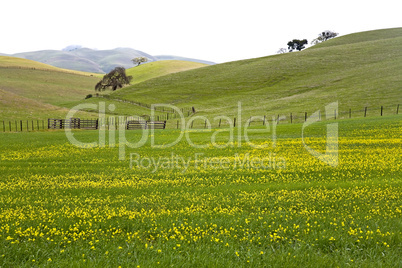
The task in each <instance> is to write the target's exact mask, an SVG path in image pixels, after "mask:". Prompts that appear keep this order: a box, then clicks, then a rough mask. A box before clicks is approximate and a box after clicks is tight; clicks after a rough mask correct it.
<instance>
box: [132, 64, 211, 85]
mask: <svg viewBox="0 0 402 268" xmlns="http://www.w3.org/2000/svg"><path fill="white" fill-rule="evenodd" d="M205 66H208V65H207V64H203V63H197V62H191V61H179V60H162V61H155V62H150V63H147V64H142V65H140V66H136V67H133V68H130V69H127V70H126V73H127V75H132V76H133V80H132V84H137V83H140V82H143V81H146V80H149V79H151V78H155V77H159V76H163V75H167V74H171V73H177V72H182V71H187V70H191V69H196V68H201V67H205Z"/></svg>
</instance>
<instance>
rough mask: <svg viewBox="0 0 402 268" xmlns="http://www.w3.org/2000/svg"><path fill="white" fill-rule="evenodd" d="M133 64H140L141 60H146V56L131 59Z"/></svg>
mask: <svg viewBox="0 0 402 268" xmlns="http://www.w3.org/2000/svg"><path fill="white" fill-rule="evenodd" d="M131 61H132V62H133V63H134V64H137V66H138V65H140V64H141V63H143V62H147V61H148V58H147V57H137V58H134V59H132V60H131Z"/></svg>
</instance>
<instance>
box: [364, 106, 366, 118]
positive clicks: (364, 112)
mask: <svg viewBox="0 0 402 268" xmlns="http://www.w3.org/2000/svg"><path fill="white" fill-rule="evenodd" d="M366 115H367V107H364V117H366Z"/></svg>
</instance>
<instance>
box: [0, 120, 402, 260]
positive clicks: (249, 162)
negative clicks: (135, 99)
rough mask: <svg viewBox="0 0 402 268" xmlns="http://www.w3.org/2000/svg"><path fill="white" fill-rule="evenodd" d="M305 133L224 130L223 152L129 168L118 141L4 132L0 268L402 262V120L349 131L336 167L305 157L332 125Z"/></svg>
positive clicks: (130, 157) (296, 128)
mask: <svg viewBox="0 0 402 268" xmlns="http://www.w3.org/2000/svg"><path fill="white" fill-rule="evenodd" d="M300 130H301V126H300V125H283V126H280V125H279V126H278V133H277V140H276V141H275V144H273V141H272V140H271V139H268V138H267V136H266V135H264V134H261V133H259V132H256V134H254V135H251V139H252V141H253V146H251V145H250V144H247V143H245V142H244V141H241V142H243V145H242V146H238V144H237V143H236V142H237V141H236V142H233V143H232V144H226V143H227V142H226V140H227V139H226V136H225V135H224V134H220V135H221V140H218V141H217V144H225V145H226V146H222V147H224V148H219V147H218V146H212V145H211V144H209V140H210V137H211V133H208V132H202V131H200V132H199V133H195V134H193V136H192V137H193V140H192V141H194V143H197V144H202V145H206V146H204V147H202V148H194V146H190V145H189V144H188V142H185V141H183V142H179V143H177V144H176V145H175V146H172V147H171V148H168V149H160V148H153V147H152V146H151V145H150V144H149V143H146V144H145V145H144V146H141V147H139V148H135V149H131V148H126V151H125V155H124V156H125V159H124V160H121V159H120V160H119V149H121V148H119V147H120V146H124V145H121V144H120V145H115V146H107V145H106V146H96V147H92V148H79V147H77V146H75V145H74V144H71V143H70V142H69V141H68V140H67V139H66V136H65V133H64V132H37V133H0V135H1V141H0V148H1V153H0V161H1V166H0V174H1V177H0V192H1V194H0V204H1V206H0V267H3V266H4V267H9V266H47V265H51V266H59V267H62V266H74V267H75V266H90V267H91V266H94V267H99V266H108V267H109V266H111V267H118V266H122V267H137V266H140V267H154V266H158V265H159V266H161V267H166V266H171V265H174V266H180V267H190V266H197V267H198V266H201V267H242V266H249V265H251V266H258V267H266V266H300V265H310V266H342V267H343V266H347V265H350V266H362V265H363V266H380V265H383V266H398V265H399V266H400V265H402V263H401V259H400V252H401V251H402V176H401V165H402V157H401V155H402V150H401V148H402V146H401V144H402V139H401V133H402V124H401V120H400V118H399V117H395V116H394V117H388V118H372V119H367V120H344V121H339V139H338V156H339V163H338V165H337V166H336V167H333V166H330V165H328V164H327V163H325V162H323V161H320V160H319V159H317V157H314V156H313V155H311V153H309V151H308V150H306V146H309V148H313V149H314V150H315V151H318V152H321V153H322V154H323V153H325V148H326V142H327V139H326V137H325V135H322V133H323V131H324V130H325V124H324V123H322V124H321V125H319V126H318V127H317V128H316V129H311V131H310V132H308V133H307V134H306V136H305V137H304V138H302V137H300ZM74 135H75V136H76V137H77V139H80V140H83V141H94V140H96V139H97V135H98V132H96V131H77V132H76V133H74ZM126 135H127V136H129V138H130V139H132V140H135V139H136V135H141V134H140V133H139V132H136V131H133V132H131V133H126ZM154 135H155V136H156V135H160V136H167V137H168V138H170V139H173V140H174V139H175V137H176V136H177V131H175V130H161V131H156V132H155V133H154ZM265 145H267V146H265ZM120 156H121V155H120Z"/></svg>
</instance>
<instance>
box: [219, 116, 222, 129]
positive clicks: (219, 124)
mask: <svg viewBox="0 0 402 268" xmlns="http://www.w3.org/2000/svg"><path fill="white" fill-rule="evenodd" d="M221 121H222V118H220V119H219V127H221Z"/></svg>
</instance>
